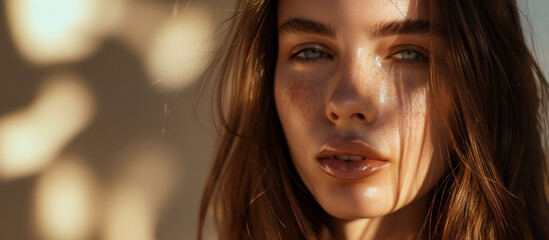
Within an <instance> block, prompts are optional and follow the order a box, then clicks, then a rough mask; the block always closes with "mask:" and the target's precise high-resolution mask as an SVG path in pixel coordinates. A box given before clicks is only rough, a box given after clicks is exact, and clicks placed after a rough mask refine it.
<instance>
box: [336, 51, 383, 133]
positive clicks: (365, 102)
mask: <svg viewBox="0 0 549 240" xmlns="http://www.w3.org/2000/svg"><path fill="white" fill-rule="evenodd" d="M340 69H341V71H340V72H339V74H337V76H336V77H335V78H334V79H333V81H332V84H331V86H330V87H329V91H328V92H329V94H328V103H327V106H326V116H327V117H328V119H329V120H330V121H331V122H332V123H334V124H335V125H348V124H355V123H358V124H371V123H373V122H375V120H376V119H377V117H378V115H379V104H378V98H379V96H378V95H379V94H376V92H378V90H376V89H379V84H378V82H377V81H376V79H375V77H373V76H371V75H373V74H370V73H368V72H367V71H366V66H365V64H364V61H358V60H349V61H347V62H346V63H344V64H342V66H341V68H340Z"/></svg>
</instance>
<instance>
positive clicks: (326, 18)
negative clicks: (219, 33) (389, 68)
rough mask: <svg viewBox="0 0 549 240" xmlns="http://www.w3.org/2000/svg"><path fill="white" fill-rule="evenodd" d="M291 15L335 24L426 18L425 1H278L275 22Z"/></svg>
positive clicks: (427, 13) (346, 24) (426, 7)
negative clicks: (276, 19)
mask: <svg viewBox="0 0 549 240" xmlns="http://www.w3.org/2000/svg"><path fill="white" fill-rule="evenodd" d="M295 17H301V18H306V19H313V20H316V21H322V22H326V23H330V24H333V25H335V26H349V25H354V24H369V23H370V24H374V23H379V22H387V21H395V20H404V19H418V20H427V21H428V20H429V19H430V17H429V3H428V0H280V1H279V6H278V25H279V26H280V24H281V23H283V22H284V21H286V20H288V19H290V18H295Z"/></svg>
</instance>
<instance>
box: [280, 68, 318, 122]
mask: <svg viewBox="0 0 549 240" xmlns="http://www.w3.org/2000/svg"><path fill="white" fill-rule="evenodd" d="M321 77H322V76H321V74H320V73H306V74H304V73H299V72H293V73H292V72H290V73H288V72H277V75H276V77H275V98H276V103H277V108H278V111H279V114H280V115H281V118H284V117H286V118H290V119H291V121H292V124H303V125H305V126H312V125H314V124H315V123H317V122H319V121H320V120H321V117H322V116H323V113H324V105H325V100H324V99H325V96H326V84H325V81H322V80H321Z"/></svg>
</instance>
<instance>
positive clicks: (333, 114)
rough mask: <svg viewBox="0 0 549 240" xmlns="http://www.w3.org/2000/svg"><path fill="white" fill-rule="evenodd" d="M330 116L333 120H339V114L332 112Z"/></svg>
mask: <svg viewBox="0 0 549 240" xmlns="http://www.w3.org/2000/svg"><path fill="white" fill-rule="evenodd" d="M330 117H331V118H332V120H337V119H339V116H337V114H335V113H331V114H330Z"/></svg>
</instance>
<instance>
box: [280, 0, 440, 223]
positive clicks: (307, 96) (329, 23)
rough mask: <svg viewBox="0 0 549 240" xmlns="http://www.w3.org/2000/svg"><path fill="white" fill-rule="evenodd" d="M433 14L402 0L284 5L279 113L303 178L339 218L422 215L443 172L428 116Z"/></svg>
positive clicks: (424, 5)
mask: <svg viewBox="0 0 549 240" xmlns="http://www.w3.org/2000/svg"><path fill="white" fill-rule="evenodd" d="M427 9H428V3H427V2H424V1H420V2H416V1H406V0H402V1H384V0H369V1H313V0H300V1H291V2H290V1H287V0H283V1H281V2H280V5H279V8H278V11H279V12H278V29H279V52H278V60H277V66H276V73H275V99H276V105H277V110H278V113H279V116H280V120H281V123H282V127H283V129H284V133H285V136H286V139H287V141H288V145H289V149H290V153H291V156H292V159H293V162H294V164H295V167H296V169H297V171H298V173H299V174H300V176H301V179H302V180H303V182H304V183H305V185H306V186H307V188H308V189H309V191H310V192H311V193H312V195H313V196H314V197H315V198H316V200H317V201H318V202H319V203H320V205H321V206H322V207H323V208H324V210H326V211H327V212H328V213H329V214H330V215H332V216H334V217H336V218H339V219H347V220H351V219H358V218H365V217H368V218H373V217H379V216H385V215H388V214H391V213H395V214H397V212H401V213H402V212H403V211H404V212H410V211H411V212H414V211H416V212H417V209H418V208H420V209H422V210H421V211H419V213H421V214H424V212H425V211H424V210H425V208H426V206H427V205H426V204H427V201H428V200H429V195H427V193H428V192H429V191H430V190H431V189H432V188H433V186H434V185H435V183H436V182H437V181H438V180H439V179H440V177H441V176H442V174H443V172H444V170H445V165H444V164H443V163H442V161H440V160H438V159H434V158H433V155H434V153H435V151H436V149H435V148H434V146H433V140H432V139H433V136H431V132H430V124H429V122H428V114H427V104H426V89H425V84H426V81H427V80H428V77H429V54H430V45H431V41H432V40H431V36H430V34H429V20H430V18H429V13H428V10H427ZM424 196H425V197H424ZM422 197H424V198H422ZM407 206H408V208H407ZM399 210H401V211H399ZM409 217H410V218H411V219H414V216H412V215H410V216H409ZM421 219H423V217H421Z"/></svg>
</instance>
